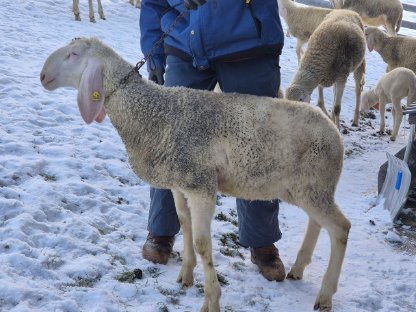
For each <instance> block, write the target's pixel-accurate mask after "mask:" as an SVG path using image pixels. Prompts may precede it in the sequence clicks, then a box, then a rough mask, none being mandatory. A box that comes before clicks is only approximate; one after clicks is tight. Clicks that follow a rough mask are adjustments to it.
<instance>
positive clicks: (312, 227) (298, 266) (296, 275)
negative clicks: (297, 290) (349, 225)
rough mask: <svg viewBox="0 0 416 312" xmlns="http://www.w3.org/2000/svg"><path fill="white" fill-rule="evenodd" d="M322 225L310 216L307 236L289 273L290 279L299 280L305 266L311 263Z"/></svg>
mask: <svg viewBox="0 0 416 312" xmlns="http://www.w3.org/2000/svg"><path fill="white" fill-rule="evenodd" d="M320 231H321V226H320V225H319V224H318V223H317V222H316V221H315V220H313V219H312V218H309V222H308V227H307V229H306V233H305V237H304V239H303V243H302V246H301V247H300V249H299V252H298V256H297V257H296V261H295V264H294V265H293V266H292V269H291V270H290V272H289V273H288V274H287V278H288V279H294V280H299V279H302V277H303V271H304V270H305V267H306V266H307V265H308V264H309V263H311V258H312V253H313V250H314V249H315V246H316V242H317V241H318V237H319V232H320Z"/></svg>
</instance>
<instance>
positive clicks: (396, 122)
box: [390, 98, 403, 141]
mask: <svg viewBox="0 0 416 312" xmlns="http://www.w3.org/2000/svg"><path fill="white" fill-rule="evenodd" d="M392 113H393V132H392V134H391V136H390V140H392V141H395V140H396V138H397V134H398V133H399V130H400V125H401V123H402V119H403V109H402V106H401V104H400V99H397V98H393V109H392Z"/></svg>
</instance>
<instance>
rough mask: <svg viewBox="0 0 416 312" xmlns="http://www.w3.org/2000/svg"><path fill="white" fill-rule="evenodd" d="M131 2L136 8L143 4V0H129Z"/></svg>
mask: <svg viewBox="0 0 416 312" xmlns="http://www.w3.org/2000/svg"><path fill="white" fill-rule="evenodd" d="M129 3H130V4H131V5H133V6H134V7H135V8H140V7H141V5H142V1H141V0H129Z"/></svg>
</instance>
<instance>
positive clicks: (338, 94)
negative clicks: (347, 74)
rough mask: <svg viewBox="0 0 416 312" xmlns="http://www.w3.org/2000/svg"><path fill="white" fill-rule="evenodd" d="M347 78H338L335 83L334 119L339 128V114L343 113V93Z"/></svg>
mask: <svg viewBox="0 0 416 312" xmlns="http://www.w3.org/2000/svg"><path fill="white" fill-rule="evenodd" d="M345 83H346V81H345V80H337V81H335V83H334V87H333V88H334V100H333V104H332V116H331V117H332V121H333V122H334V123H335V125H336V126H337V127H338V129H339V114H340V113H341V101H342V95H343V94H344V89H345Z"/></svg>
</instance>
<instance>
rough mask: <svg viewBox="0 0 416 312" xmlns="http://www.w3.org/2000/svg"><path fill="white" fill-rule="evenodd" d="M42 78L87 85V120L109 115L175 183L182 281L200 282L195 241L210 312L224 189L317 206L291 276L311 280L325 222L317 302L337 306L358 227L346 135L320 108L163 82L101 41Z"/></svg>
mask: <svg viewBox="0 0 416 312" xmlns="http://www.w3.org/2000/svg"><path fill="white" fill-rule="evenodd" d="M40 79H41V81H42V85H43V86H44V87H45V88H46V89H47V90H55V89H56V88H59V87H72V88H76V89H78V106H79V110H80V113H81V116H82V118H83V119H84V120H85V122H86V123H91V122H93V121H94V120H95V121H98V122H101V121H103V120H104V118H105V116H106V114H107V113H108V114H109V116H110V118H111V122H112V123H113V125H114V126H115V128H116V129H117V131H118V133H119V134H120V136H121V138H122V139H123V142H124V144H125V147H126V150H127V153H128V156H129V161H130V164H131V166H132V168H133V170H134V171H135V173H136V174H137V175H138V176H139V177H141V178H142V179H143V180H144V181H147V182H148V183H149V184H151V185H153V186H155V187H158V188H166V189H172V191H173V194H174V199H175V204H176V207H177V212H178V216H179V219H180V222H181V227H182V231H183V235H184V256H183V263H182V269H181V272H180V274H179V277H178V281H179V282H182V284H183V285H185V286H190V285H192V283H193V270H194V267H195V265H196V257H195V252H194V248H193V243H194V244H195V247H196V250H197V251H198V253H199V254H200V256H201V259H202V263H203V268H204V273H205V300H204V304H203V307H202V309H201V311H209V312H219V311H220V304H219V298H220V295H221V289H220V286H219V283H218V279H217V274H216V272H215V269H214V263H213V258H212V243H211V219H212V217H213V214H214V210H215V202H216V194H217V191H220V192H223V193H225V194H230V195H232V196H236V197H239V198H244V199H248V200H254V199H263V200H271V199H274V198H280V199H282V200H284V201H286V202H289V203H291V204H294V205H297V206H299V207H302V209H303V210H304V211H305V212H306V213H307V214H308V216H309V224H308V227H307V231H306V235H305V239H304V242H303V244H302V246H301V248H300V251H299V253H298V256H297V259H296V262H295V264H294V266H293V267H292V269H291V271H290V272H289V274H288V278H291V279H301V278H302V276H303V272H304V269H305V267H306V265H307V264H309V263H310V261H311V255H312V252H313V249H314V248H315V244H316V242H317V239H318V235H319V232H320V229H321V227H323V228H325V229H326V230H327V231H328V233H329V236H330V239H331V254H330V260H329V264H328V268H327V271H326V273H325V275H324V278H323V282H322V287H321V290H320V292H319V295H318V297H317V299H316V302H315V309H320V310H321V311H329V310H330V309H331V306H332V296H333V294H334V293H335V292H336V290H337V284H338V279H339V275H340V271H341V266H342V262H343V259H344V255H345V249H346V244H347V238H348V232H349V229H350V226H351V225H350V222H349V221H348V219H347V218H346V217H345V216H344V215H343V214H342V212H341V211H340V209H339V208H338V206H337V204H336V203H335V198H334V193H335V189H336V186H337V183H338V180H339V177H340V174H341V170H342V163H343V156H344V149H343V143H342V139H341V136H340V134H339V131H338V130H337V128H336V127H335V126H334V124H333V123H332V122H331V121H330V120H329V119H328V118H327V117H326V116H325V115H324V114H323V113H322V111H321V110H320V109H318V108H314V107H311V106H309V105H307V104H305V103H297V102H291V101H287V100H283V99H274V98H270V97H258V96H252V95H244V94H230V93H217V92H209V91H201V90H194V89H187V88H182V87H176V88H167V87H162V86H159V85H157V84H155V83H153V82H149V81H146V80H144V79H142V78H141V77H139V76H138V75H137V74H136V72H135V70H134V67H133V66H132V65H130V64H129V63H127V62H126V61H124V60H123V59H122V58H121V57H120V56H119V55H117V54H116V53H115V52H114V51H113V50H112V49H110V48H109V47H107V46H106V45H104V44H102V43H101V42H100V41H98V40H97V39H75V40H73V41H72V42H71V43H70V44H69V45H67V46H64V47H62V48H60V49H58V50H56V51H55V52H53V53H52V54H51V55H50V56H49V57H48V59H47V60H46V62H45V64H44V67H43V69H42V72H41V75H40ZM188 207H189V208H188ZM191 216H192V218H191Z"/></svg>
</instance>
